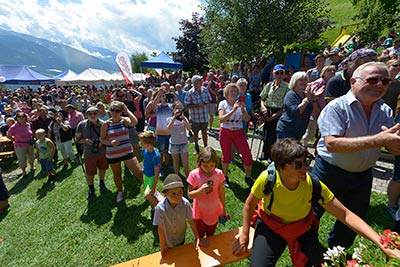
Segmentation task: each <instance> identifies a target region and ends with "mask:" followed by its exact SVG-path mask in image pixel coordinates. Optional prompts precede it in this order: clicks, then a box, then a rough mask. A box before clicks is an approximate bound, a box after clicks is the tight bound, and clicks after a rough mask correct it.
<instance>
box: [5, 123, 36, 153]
mask: <svg viewBox="0 0 400 267" xmlns="http://www.w3.org/2000/svg"><path fill="white" fill-rule="evenodd" d="M7 135H8V136H14V147H28V146H32V145H31V144H29V142H30V141H31V140H32V130H31V125H30V124H29V123H27V124H25V125H21V124H19V123H18V122H16V123H14V124H13V125H12V126H11V127H10V129H8V132H7Z"/></svg>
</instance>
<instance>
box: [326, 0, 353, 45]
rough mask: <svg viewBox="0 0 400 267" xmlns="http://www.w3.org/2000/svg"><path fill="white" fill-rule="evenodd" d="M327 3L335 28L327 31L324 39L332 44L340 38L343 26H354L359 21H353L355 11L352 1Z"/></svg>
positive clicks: (350, 28)
mask: <svg viewBox="0 0 400 267" xmlns="http://www.w3.org/2000/svg"><path fill="white" fill-rule="evenodd" d="M327 3H328V8H329V9H330V10H331V11H330V13H329V17H330V19H331V22H332V23H333V24H332V26H333V28H331V29H328V30H327V31H325V32H324V33H323V35H322V38H323V39H328V40H329V43H332V42H333V41H334V40H335V39H336V37H338V36H339V34H340V28H341V27H342V26H344V25H348V24H354V23H357V21H355V20H353V16H354V13H355V10H354V7H353V5H352V3H351V1H350V0H329V1H327ZM353 29H354V27H349V29H348V30H350V31H352V30H353Z"/></svg>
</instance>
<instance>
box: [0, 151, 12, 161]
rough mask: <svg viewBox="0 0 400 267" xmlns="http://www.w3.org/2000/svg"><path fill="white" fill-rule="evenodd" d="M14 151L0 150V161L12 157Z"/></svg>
mask: <svg viewBox="0 0 400 267" xmlns="http://www.w3.org/2000/svg"><path fill="white" fill-rule="evenodd" d="M14 157H15V152H14V151H7V152H0V161H7V162H8V160H11V159H14Z"/></svg>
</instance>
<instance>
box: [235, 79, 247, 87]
mask: <svg viewBox="0 0 400 267" xmlns="http://www.w3.org/2000/svg"><path fill="white" fill-rule="evenodd" d="M241 83H245V84H246V85H247V80H246V79H245V78H240V79H239V80H237V82H236V84H237V85H238V86H239V84H241Z"/></svg>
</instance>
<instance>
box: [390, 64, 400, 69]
mask: <svg viewBox="0 0 400 267" xmlns="http://www.w3.org/2000/svg"><path fill="white" fill-rule="evenodd" d="M392 67H394V68H398V67H400V64H393V65H392Z"/></svg>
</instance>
